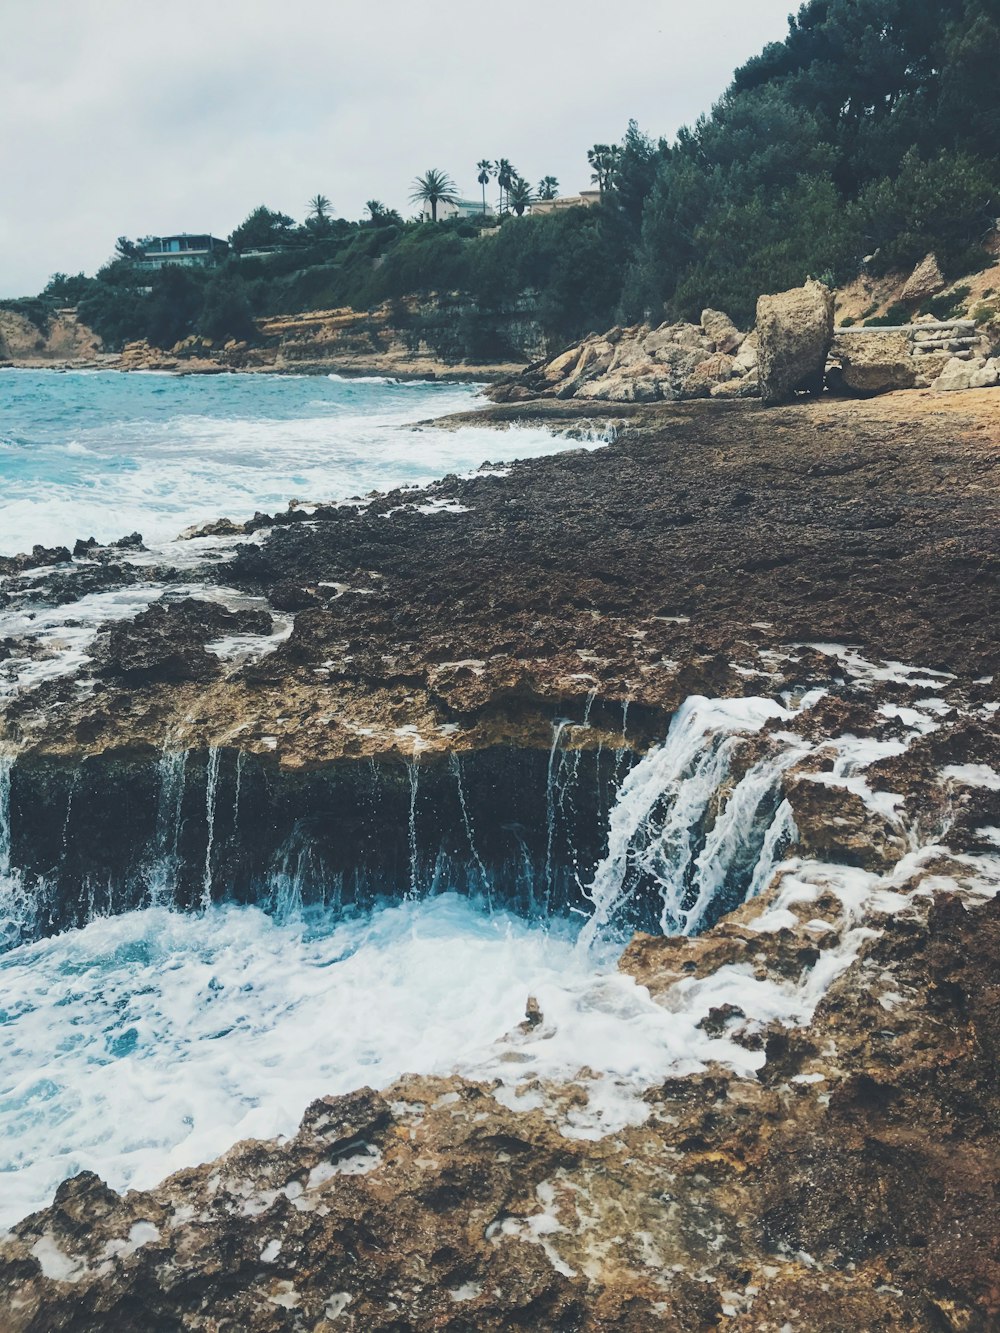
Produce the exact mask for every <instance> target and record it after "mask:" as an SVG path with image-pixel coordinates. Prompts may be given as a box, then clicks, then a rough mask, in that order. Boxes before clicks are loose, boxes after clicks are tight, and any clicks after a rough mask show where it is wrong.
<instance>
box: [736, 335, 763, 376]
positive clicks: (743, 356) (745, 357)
mask: <svg viewBox="0 0 1000 1333" xmlns="http://www.w3.org/2000/svg"><path fill="white" fill-rule="evenodd" d="M758 359H759V358H758V353H757V334H756V333H750V334H748V335H747V337H746V338H744V340H743V344H742V346H741V347H740V350H739V351H738V352H737V353H736V356H735V358H734V360H735V364H736V369H737V371H738V372H739V374H741V375H748V374H750V373H751V372H752V373H753V374H754V375H756V373H757V362H758Z"/></svg>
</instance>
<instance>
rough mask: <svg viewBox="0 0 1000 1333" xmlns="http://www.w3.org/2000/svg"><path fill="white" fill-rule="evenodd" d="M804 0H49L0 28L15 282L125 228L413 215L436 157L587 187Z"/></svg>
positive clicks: (8, 280)
mask: <svg viewBox="0 0 1000 1333" xmlns="http://www.w3.org/2000/svg"><path fill="white" fill-rule="evenodd" d="M786 14H787V0H754V2H753V3H752V4H747V3H746V0H705V2H704V3H702V4H700V5H691V4H687V3H685V4H683V5H681V4H679V3H676V0H625V3H623V4H619V5H617V6H611V5H608V3H607V0H573V2H572V3H570V0H544V2H542V0H505V3H503V4H502V5H501V4H494V5H490V6H486V5H481V4H477V5H473V4H471V3H469V0H422V3H419V4H415V3H413V0H367V2H366V0H350V3H346V4H345V3H339V4H338V3H336V2H335V0H334V2H332V3H331V0H285V3H283V4H276V3H274V0H212V3H211V4H207V5H206V4H205V3H204V2H203V0H171V3H170V4H169V5H147V4H142V5H137V4H135V3H134V0H48V2H47V3H46V4H37V5H22V6H7V9H6V12H5V15H4V33H3V41H2V43H0V116H2V121H3V125H4V129H5V133H4V135H3V138H2V141H0V181H2V182H3V189H2V192H0V295H4V296H10V295H23V294H25V293H28V292H34V291H37V290H38V289H39V288H40V287H41V286H42V285H44V283H45V282H46V280H47V279H48V277H49V275H50V274H51V273H52V272H54V271H56V270H60V271H64V272H76V271H78V270H80V269H83V270H85V271H87V272H93V271H94V269H96V268H97V267H98V266H99V265H100V264H101V263H103V262H104V260H105V259H107V257H108V256H109V255H110V253H111V250H112V248H113V246H114V240H115V237H116V236H118V235H121V234H125V235H130V236H137V235H145V234H147V233H150V232H154V233H155V232H169V231H192V232H194V231H206V230H210V231H212V232H214V233H215V234H216V235H221V236H225V235H227V234H228V233H229V232H230V231H231V230H232V229H233V227H234V226H235V225H236V224H237V223H238V222H240V221H241V220H242V218H243V217H245V216H246V214H247V213H248V212H249V211H250V209H251V208H253V207H254V206H255V205H257V204H259V203H262V202H266V203H267V204H268V205H269V206H271V207H274V208H280V209H282V210H283V211H285V212H288V213H291V214H292V215H293V216H296V217H301V216H302V214H303V212H304V211H305V201H306V200H307V199H308V198H309V197H310V196H311V195H313V194H315V193H317V192H322V193H324V194H327V195H329V196H330V198H331V199H332V200H333V201H334V204H335V206H336V209H337V211H338V212H339V213H340V214H342V215H343V216H346V217H358V216H360V215H361V212H362V210H363V207H364V203H365V200H367V199H370V198H380V199H382V200H383V201H384V202H385V203H387V204H390V205H392V206H395V207H398V208H400V209H401V210H403V211H404V212H409V211H410V209H409V204H408V197H409V193H410V182H411V181H412V179H413V177H414V176H415V175H417V174H418V173H419V172H422V171H424V170H426V169H427V168H428V167H429V166H437V167H440V168H441V169H443V170H446V171H448V172H449V173H450V174H451V175H453V176H454V177H455V179H456V180H457V182H458V184H459V186H460V187H461V188H462V189H463V190H464V191H465V192H467V193H469V194H475V193H476V192H477V190H478V187H477V186H476V184H475V162H476V161H477V160H478V159H479V158H481V157H490V158H496V157H499V156H504V157H508V158H510V159H511V160H512V161H513V162H514V163H515V164H516V166H517V167H518V169H519V170H521V171H522V172H523V173H524V174H525V175H526V176H527V177H528V178H529V179H531V180H537V179H538V178H540V177H541V176H543V175H548V174H551V175H555V176H557V177H558V178H559V180H560V182H561V183H562V185H563V186H564V187H565V188H567V189H578V188H580V187H581V186H584V185H586V184H587V183H588V168H587V164H586V150H587V148H588V147H589V146H590V145H591V144H592V143H594V142H595V141H597V140H603V141H611V140H615V139H618V138H620V137H621V135H622V133H623V132H624V129H625V125H626V123H627V121H628V119H629V118H630V117H632V116H634V117H635V118H636V119H637V120H638V121H639V122H640V124H641V125H642V127H643V128H644V129H646V130H647V131H648V132H650V133H652V134H654V135H661V134H663V135H668V136H669V135H672V134H673V133H675V132H676V130H677V128H678V127H679V126H680V125H681V124H684V123H686V122H689V121H691V120H693V119H694V118H695V117H696V116H697V115H698V114H699V113H700V112H701V111H703V110H707V109H708V107H709V106H710V104H711V102H712V101H713V100H714V99H715V98H716V97H717V96H718V95H719V94H720V93H721V92H722V91H723V89H724V88H725V86H726V84H727V82H728V80H729V76H730V74H731V73H732V70H733V68H734V66H735V65H736V64H738V63H740V62H741V61H742V60H745V59H746V58H747V57H748V56H750V55H752V54H753V53H754V52H756V51H757V50H759V49H760V47H761V46H762V45H763V44H764V43H765V42H766V41H769V40H774V39H777V38H780V37H781V36H782V35H783V33H784V31H785V27H786Z"/></svg>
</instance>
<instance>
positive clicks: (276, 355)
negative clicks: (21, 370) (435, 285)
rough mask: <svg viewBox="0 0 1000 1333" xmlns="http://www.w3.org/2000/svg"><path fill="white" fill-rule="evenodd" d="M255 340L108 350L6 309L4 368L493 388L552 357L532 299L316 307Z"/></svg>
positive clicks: (274, 321) (81, 329)
mask: <svg viewBox="0 0 1000 1333" xmlns="http://www.w3.org/2000/svg"><path fill="white" fill-rule="evenodd" d="M257 330H258V337H257V338H256V339H255V341H254V342H253V343H248V342H246V341H240V340H238V339H235V338H230V339H227V340H225V341H222V342H213V341H212V340H211V339H208V338H203V337H199V336H195V335H192V336H190V337H187V338H185V339H183V340H182V341H181V342H179V343H176V344H174V345H172V346H170V347H155V346H152V345H151V344H150V343H148V342H146V341H139V342H130V343H126V345H125V346H124V348H123V349H122V351H121V352H110V351H106V350H105V349H104V348H103V347H102V344H101V340H100V338H98V336H97V335H96V334H95V333H94V332H93V331H92V330H90V329H88V328H87V327H86V326H85V325H84V324H82V323H80V322H79V320H78V318H77V315H76V313H75V312H74V311H70V310H67V311H61V312H59V313H58V314H51V315H46V316H44V317H43V316H41V315H40V316H39V317H38V321H37V322H33V321H32V320H31V319H30V318H29V317H28V316H27V315H24V314H19V313H16V312H14V311H11V310H2V309H0V363H2V364H8V365H12V366H23V367H28V368H32V369H37V368H42V367H46V366H58V367H60V368H63V369H69V368H90V369H104V370H160V371H163V370H169V371H174V372H177V373H180V374H190V375H196V374H220V373H224V372H228V371H263V372H278V373H298V374H327V373H335V374H343V375H387V376H392V377H398V378H403V379H450V380H468V381H474V382H478V381H487V380H494V379H498V378H502V377H504V376H509V375H512V374H516V373H517V372H518V371H519V370H520V369H521V367H522V366H523V365H524V364H525V363H526V362H527V361H529V360H532V359H534V358H535V357H537V356H539V355H542V354H543V353H544V351H545V339H544V337H543V335H542V332H541V329H540V327H539V325H538V321H537V317H536V314H535V311H534V303H533V301H532V299H531V297H530V295H529V296H527V297H522V298H520V299H519V300H518V301H516V302H514V303H512V304H511V306H510V307H509V308H505V309H503V310H501V311H500V312H498V313H496V314H494V315H493V316H491V317H490V318H489V320H484V318H483V316H482V315H480V314H479V313H478V312H477V311H476V310H475V309H474V308H473V306H472V303H470V302H469V301H468V300H467V299H466V298H463V297H462V296H461V295H460V294H453V295H450V296H440V297H428V298H417V297H410V298H407V299H405V300H399V301H391V302H390V301H387V302H385V303H383V304H382V305H380V306H377V307H376V308H374V309H373V310H353V309H351V308H349V307H345V308H342V309H336V310H308V311H304V312H302V313H300V314H278V315H269V316H263V317H261V318H260V319H259V320H258V321H257Z"/></svg>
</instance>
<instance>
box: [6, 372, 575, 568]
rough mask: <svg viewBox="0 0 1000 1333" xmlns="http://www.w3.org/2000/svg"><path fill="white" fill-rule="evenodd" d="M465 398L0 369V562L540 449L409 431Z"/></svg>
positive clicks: (168, 534)
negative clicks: (36, 550) (36, 549)
mask: <svg viewBox="0 0 1000 1333" xmlns="http://www.w3.org/2000/svg"><path fill="white" fill-rule="evenodd" d="M482 401H483V400H482V399H481V398H480V397H479V393H478V390H477V388H476V387H475V386H469V385H456V384H444V383H415V384H401V383H396V382H393V381H391V380H386V379H381V378H375V379H367V380H357V379H354V380H346V379H341V378H339V377H335V376H329V377H328V376H298V375H297V376H281V375H218V376H177V375H165V374H129V375H125V374H119V373H116V372H114V371H97V372H94V371H78V372H66V373H60V372H55V371H51V370H48V371H25V370H3V371H0V554H4V555H11V554H14V553H16V552H18V551H26V550H30V549H31V547H32V546H33V545H34V544H35V543H36V542H41V543H42V544H43V545H55V544H69V545H72V543H73V542H74V541H75V539H76V538H77V537H83V538H87V537H91V536H93V537H96V538H97V539H98V540H99V541H111V540H114V539H115V538H116V537H120V536H123V535H124V534H126V533H130V532H133V531H138V532H141V533H142V534H143V535H144V537H145V538H146V540H147V542H161V541H169V540H171V539H172V538H174V537H176V536H177V535H178V533H179V532H180V531H182V530H183V529H184V528H187V527H189V526H191V525H192V524H196V523H202V522H207V521H210V520H212V519H215V518H219V517H221V516H222V515H226V516H228V517H230V518H233V519H237V520H239V519H241V518H248V517H250V516H251V515H252V514H253V513H254V512H255V511H256V510H258V509H262V510H265V511H272V510H274V509H276V508H284V507H285V505H286V504H287V503H288V501H289V500H291V499H299V500H302V501H306V502H309V501H317V500H336V499H347V498H348V497H350V496H352V495H358V494H364V493H366V492H368V491H371V490H376V489H377V490H385V489H390V488H392V487H394V486H399V485H405V484H408V483H424V482H427V481H431V480H433V479H434V478H435V477H439V476H442V475H444V474H445V473H448V472H467V471H470V470H472V469H474V468H476V467H478V466H479V465H480V464H481V463H482V462H484V461H486V460H487V459H489V460H497V459H510V458H514V457H529V456H533V455H537V454H542V453H551V452H552V451H553V450H554V449H555V448H558V447H559V445H558V443H557V441H556V440H555V438H554V437H553V436H552V435H550V434H549V433H548V432H546V431H541V430H527V429H525V430H516V431H512V432H504V433H498V432H496V431H492V430H488V429H485V428H483V429H480V428H471V427H467V428H464V429H462V430H459V431H440V430H434V429H431V430H414V429H413V425H414V423H415V422H418V421H421V420H426V419H428V418H431V417H438V416H442V415H445V414H447V413H450V412H458V411H464V410H467V409H469V408H472V407H474V406H476V405H477V404H480V403H482Z"/></svg>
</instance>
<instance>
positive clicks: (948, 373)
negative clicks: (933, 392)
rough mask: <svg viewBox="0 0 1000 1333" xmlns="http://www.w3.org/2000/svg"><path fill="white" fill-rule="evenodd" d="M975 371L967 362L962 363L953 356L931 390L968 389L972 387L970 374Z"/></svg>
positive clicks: (974, 367)
mask: <svg viewBox="0 0 1000 1333" xmlns="http://www.w3.org/2000/svg"><path fill="white" fill-rule="evenodd" d="M976 369H977V367H976V366H974V365H970V363H969V362H968V361H963V360H961V359H960V358H959V357H957V356H953V357H952V358H951V360H950V361H949V362H948V364H947V365H946V366H945V368H944V370H942V372H941V374H940V375H939V376H938V377H937V379H936V380H935V381H934V383H933V384H932V385H931V388H932V389H937V390H939V391H941V390H946V391H954V390H956V389H968V388H971V387H972V374H973V371H975V370H976Z"/></svg>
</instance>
